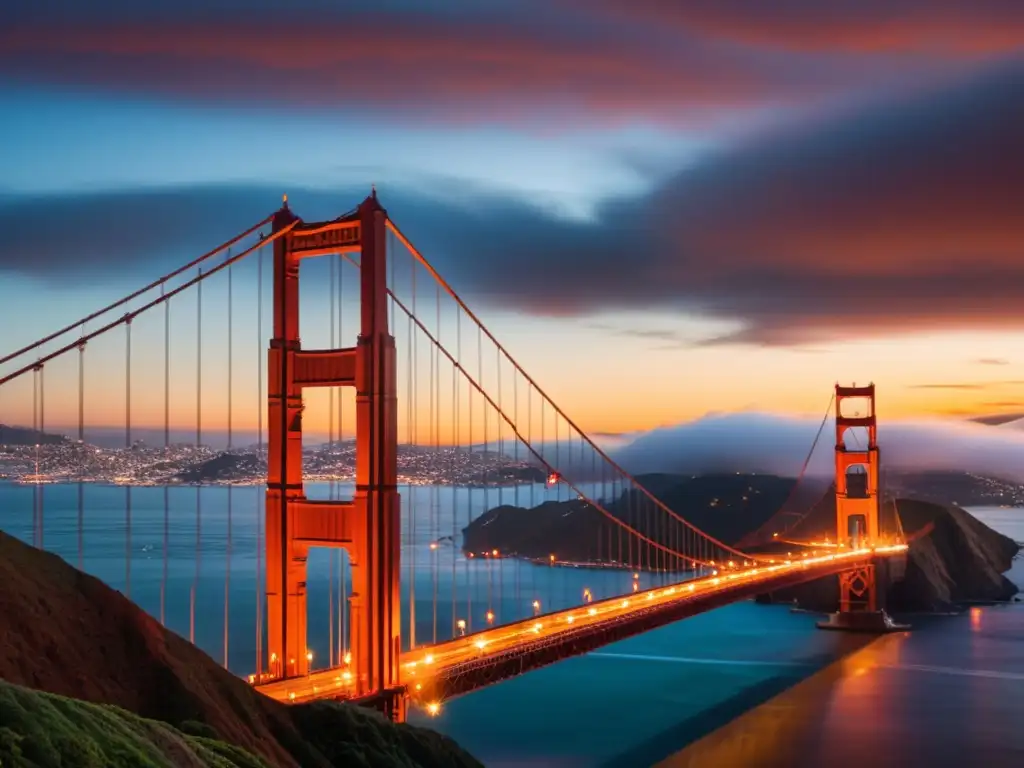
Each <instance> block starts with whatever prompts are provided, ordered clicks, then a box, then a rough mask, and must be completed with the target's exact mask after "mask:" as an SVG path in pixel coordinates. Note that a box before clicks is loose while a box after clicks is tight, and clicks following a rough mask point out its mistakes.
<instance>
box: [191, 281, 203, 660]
mask: <svg viewBox="0 0 1024 768" xmlns="http://www.w3.org/2000/svg"><path fill="white" fill-rule="evenodd" d="M202 277H203V268H202V267H200V268H199V282H198V283H197V284H196V449H195V452H196V459H197V461H199V460H200V452H201V448H202V444H203V281H202ZM202 491H203V486H202V483H201V482H197V483H196V549H195V563H196V566H195V575H194V576H193V577H192V591H191V594H190V596H189V621H188V639H189V642H192V643H195V641H196V598H197V593H198V591H199V573H200V561H199V555H200V553H199V547H200V542H201V539H202V520H203V500H202V497H203V494H202Z"/></svg>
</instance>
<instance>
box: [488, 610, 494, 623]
mask: <svg viewBox="0 0 1024 768" xmlns="http://www.w3.org/2000/svg"><path fill="white" fill-rule="evenodd" d="M487 623H488V624H493V623H494V611H488V612H487Z"/></svg>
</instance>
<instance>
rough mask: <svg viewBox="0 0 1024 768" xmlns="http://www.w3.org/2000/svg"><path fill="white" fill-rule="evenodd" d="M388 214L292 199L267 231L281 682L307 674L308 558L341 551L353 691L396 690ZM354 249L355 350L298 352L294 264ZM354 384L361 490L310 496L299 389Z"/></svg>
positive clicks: (273, 591) (271, 636)
mask: <svg viewBox="0 0 1024 768" xmlns="http://www.w3.org/2000/svg"><path fill="white" fill-rule="evenodd" d="M386 219H387V214H386V212H385V211H384V209H383V208H382V207H381V206H380V204H379V203H378V202H377V197H376V194H373V195H372V196H371V197H368V198H367V199H366V200H364V201H363V203H362V204H361V205H360V206H359V208H358V210H357V211H356V212H355V213H354V214H352V215H350V216H346V217H342V218H340V219H336V220H334V221H330V222H323V223H317V224H308V223H305V222H302V221H301V220H300V219H298V217H297V216H295V215H294V214H293V213H292V212H291V210H290V209H289V208H288V203H287V198H286V199H285V202H284V205H283V206H282V208H281V210H279V211H278V212H277V214H276V215H275V217H274V221H273V231H275V232H278V231H280V230H282V229H285V228H287V227H289V226H292V225H294V228H293V229H292V230H291V232H289V233H288V234H287V235H285V236H284V237H281V238H279V239H277V240H276V241H275V243H274V336H273V338H272V339H271V341H270V351H269V361H268V369H267V370H268V373H267V377H268V387H267V396H268V406H269V439H268V443H267V451H268V453H267V504H266V521H267V528H266V530H267V571H266V577H267V588H266V589H267V634H268V640H267V660H268V662H269V666H268V669H269V671H270V673H271V674H272V675H274V676H276V677H299V676H302V675H305V674H307V672H308V671H309V662H310V658H311V657H310V656H308V655H307V654H308V653H309V651H308V646H307V636H306V619H307V617H306V610H307V609H306V557H307V554H308V551H309V549H310V547H343V548H344V549H346V550H347V551H348V553H349V558H350V562H351V566H352V595H351V598H350V608H351V611H350V614H351V625H350V633H351V634H350V640H351V648H352V666H351V669H352V673H353V675H354V677H355V680H356V695H357V696H366V695H369V694H377V693H388V692H390V691H395V690H397V689H398V687H399V652H400V650H401V649H400V640H399V627H400V622H399V616H400V614H399V533H400V528H399V496H398V491H397V487H396V482H397V439H398V437H397V435H398V433H397V425H396V413H397V390H396V383H397V380H396V372H395V340H394V338H393V337H392V336H391V335H390V332H389V329H388V314H387V282H386V275H387V271H386V263H385V262H386V258H387V252H386V239H385V238H386V229H385V226H386ZM346 252H359V253H360V254H361V256H360V269H359V272H360V317H361V322H360V333H359V338H358V340H357V343H356V346H355V347H349V348H345V349H326V350H304V349H302V346H301V343H300V341H299V262H300V261H301V260H302V259H305V258H309V257H312V256H325V255H329V254H336V253H346ZM339 386H343V387H355V388H356V492H355V498H353V499H352V500H351V501H311V500H309V499H307V498H306V495H305V492H304V489H303V479H302V411H303V404H302V390H303V388H305V387H339Z"/></svg>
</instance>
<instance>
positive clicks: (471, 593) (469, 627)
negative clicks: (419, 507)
mask: <svg viewBox="0 0 1024 768" xmlns="http://www.w3.org/2000/svg"><path fill="white" fill-rule="evenodd" d="M461 344H462V332H461V329H460V331H459V345H460V347H461ZM459 360H460V362H461V360H462V354H461V349H460V354H459ZM466 395H467V400H466V411H467V414H468V417H469V437H468V439H467V442H466V461H467V463H468V462H469V461H470V459H471V457H472V454H473V387H472V385H470V383H469V380H468V379H467V380H466ZM472 523H473V486H472V485H470V486H469V487H467V488H466V528H469V526H470V525H471V524H472ZM475 593H476V568H473V569H470V567H469V558H466V632H467V633H469V632H472V631H473V598H474V597H475V596H476V594H475Z"/></svg>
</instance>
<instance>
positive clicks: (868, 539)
mask: <svg viewBox="0 0 1024 768" xmlns="http://www.w3.org/2000/svg"><path fill="white" fill-rule="evenodd" d="M835 400H836V451H835V453H836V535H837V537H838V538H837V541H838V543H839V544H841V545H844V546H848V547H859V546H874V545H876V544H877V543H878V513H879V506H878V505H879V502H878V486H879V482H878V469H879V465H878V459H879V456H878V423H877V420H876V416H875V385H874V384H869V385H868V386H866V387H858V386H856V385H855V386H852V387H843V386H840V385H839V384H836V398H835ZM847 400H854V401H857V402H859V403H862V404H863V405H861V406H860V409H861V410H860V411H858V412H857V413H856V414H855V415H853V416H849V415H847V414H845V413H844V412H843V402H844V401H847ZM858 428H859V429H863V430H864V431H865V432H866V433H867V440H866V444H864V445H861V444H857V445H855V446H854V447H853V448H851V447H848V446H847V445H846V436H847V432H849V430H851V429H858ZM850 436H851V437H854V436H855V433H851V435H850ZM855 467H860V468H863V469H864V473H863V475H862V476H861V477H863V479H864V485H863V486H861V487H853V488H851V486H850V477H851V475H850V470H851V469H853V468H855ZM858 479H860V478H858ZM858 485H859V484H858ZM876 602H877V601H876V597H875V568H874V566H873V565H867V566H864V567H863V568H860V569H858V570H855V571H850V572H847V573H843V574H840V576H839V610H840V612H842V613H846V612H849V611H850V610H851V608H856V609H860V610H865V611H874V610H875V609H876Z"/></svg>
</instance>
